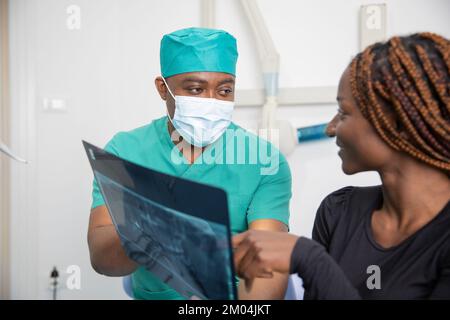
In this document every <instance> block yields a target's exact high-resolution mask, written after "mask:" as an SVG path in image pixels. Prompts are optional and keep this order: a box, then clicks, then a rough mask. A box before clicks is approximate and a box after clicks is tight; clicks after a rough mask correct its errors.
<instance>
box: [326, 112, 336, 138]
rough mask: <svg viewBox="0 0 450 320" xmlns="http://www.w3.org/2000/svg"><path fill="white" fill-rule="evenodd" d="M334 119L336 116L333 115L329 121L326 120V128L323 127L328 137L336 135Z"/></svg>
mask: <svg viewBox="0 0 450 320" xmlns="http://www.w3.org/2000/svg"><path fill="white" fill-rule="evenodd" d="M336 119H337V116H334V118H333V119H331V121H330V122H328V125H327V128H326V129H325V134H326V135H327V136H329V137H330V138H333V137H335V136H336Z"/></svg>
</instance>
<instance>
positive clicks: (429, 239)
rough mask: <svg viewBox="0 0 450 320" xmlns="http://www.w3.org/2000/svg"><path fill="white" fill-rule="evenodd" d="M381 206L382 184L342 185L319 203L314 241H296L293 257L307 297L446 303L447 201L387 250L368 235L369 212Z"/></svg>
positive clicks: (449, 260) (449, 259)
mask: <svg viewBox="0 0 450 320" xmlns="http://www.w3.org/2000/svg"><path fill="white" fill-rule="evenodd" d="M382 202H383V196H382V191H381V186H376V187H346V188H343V189H340V190H338V191H335V192H333V193H332V194H330V195H329V196H327V197H326V198H325V199H324V200H323V201H322V204H321V205H320V207H319V210H318V211H317V215H316V220H315V222H314V229H313V239H314V240H315V241H314V240H310V239H307V238H304V237H300V238H299V240H298V241H297V243H296V245H295V248H294V251H293V253H292V258H291V273H298V274H299V276H300V277H301V278H302V279H303V285H304V287H305V299H450V201H449V202H448V203H447V205H446V206H445V207H444V209H442V211H441V212H440V213H439V214H438V215H437V216H436V217H435V218H434V219H433V220H431V221H430V222H429V223H428V224H426V225H425V226H423V227H422V228H421V229H419V230H418V231H417V232H415V233H414V234H413V235H411V236H410V237H409V238H407V239H406V240H404V241H403V242H401V243H400V244H399V245H396V246H394V247H390V248H383V247H381V246H380V245H378V244H377V243H376V242H375V240H374V238H373V235H372V229H371V217H372V213H373V212H374V211H375V210H377V209H379V208H381V205H382ZM378 267H379V269H378V270H377V268H378ZM377 277H378V279H379V280H380V281H379V282H378V283H377ZM378 284H379V286H378Z"/></svg>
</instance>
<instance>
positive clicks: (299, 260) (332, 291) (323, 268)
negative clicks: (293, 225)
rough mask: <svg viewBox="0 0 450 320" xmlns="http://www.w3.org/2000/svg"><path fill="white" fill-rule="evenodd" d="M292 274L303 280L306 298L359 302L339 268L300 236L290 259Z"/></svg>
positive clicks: (332, 260)
mask: <svg viewBox="0 0 450 320" xmlns="http://www.w3.org/2000/svg"><path fill="white" fill-rule="evenodd" d="M290 271H291V273H297V274H298V275H299V277H301V278H302V280H303V287H304V288H305V293H308V294H307V295H305V299H311V300H316V299H317V300H332V299H353V300H357V299H361V297H360V295H359V293H358V290H356V288H354V287H353V286H352V284H351V283H350V281H349V280H348V279H347V277H346V276H345V274H344V272H343V271H342V269H341V268H340V267H339V266H338V265H337V263H336V262H335V261H334V259H333V258H332V257H331V256H330V255H329V254H328V253H327V252H326V250H325V248H324V247H323V246H322V245H320V244H319V243H317V242H315V241H314V240H311V239H307V238H304V237H300V238H299V239H298V240H297V243H296V244H295V247H294V250H293V251H292V256H291V266H290Z"/></svg>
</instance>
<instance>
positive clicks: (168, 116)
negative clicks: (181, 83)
mask: <svg viewBox="0 0 450 320" xmlns="http://www.w3.org/2000/svg"><path fill="white" fill-rule="evenodd" d="M161 78H162V79H163V81H164V84H165V85H166V88H167V90H168V91H169V93H170V95H171V96H172V97H173V99H174V100H175V96H174V95H173V94H172V91H170V88H169V85H168V84H167V82H166V79H164V77H163V76H161ZM166 113H167V118H169V121H170V122H172V125H173V126H174V124H173V121H172V118H170V114H169V110H167V108H166ZM174 127H175V126H174Z"/></svg>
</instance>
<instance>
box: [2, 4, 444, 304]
mask: <svg viewBox="0 0 450 320" xmlns="http://www.w3.org/2000/svg"><path fill="white" fill-rule="evenodd" d="M11 2H12V5H11V13H12V17H13V18H15V19H17V20H20V19H21V14H22V13H23V10H24V9H23V8H24V7H25V6H27V5H28V3H33V13H34V15H35V19H33V20H30V21H29V22H27V21H25V22H24V21H22V23H23V24H27V23H28V25H27V27H28V28H31V29H33V30H34V35H33V37H35V38H34V39H33V41H32V43H33V44H34V45H33V51H32V52H33V53H34V54H32V57H31V58H28V59H32V60H33V61H32V64H33V66H34V67H33V68H31V69H32V72H29V73H27V72H22V73H20V74H21V75H22V76H20V75H18V76H16V77H13V79H12V85H13V86H16V87H17V86H18V84H19V83H21V81H22V82H23V81H24V79H23V78H24V77H25V75H27V74H31V75H32V79H31V80H32V81H33V90H30V91H29V95H30V96H31V97H30V100H31V108H32V111H33V113H32V115H33V116H32V117H31V119H29V121H31V122H30V123H29V122H27V123H29V125H30V126H31V127H32V129H33V132H34V136H33V137H30V136H29V135H23V134H20V132H18V130H25V129H24V125H23V123H22V124H21V122H23V118H24V115H23V114H22V115H21V114H20V112H23V109H21V108H23V107H22V106H21V103H20V99H18V98H17V97H15V98H14V97H12V110H13V118H12V122H13V123H12V124H13V128H14V129H13V132H12V138H13V139H12V141H13V147H14V144H15V145H22V146H25V149H26V150H23V151H24V152H25V153H27V155H28V156H30V157H32V158H33V159H35V161H34V167H32V169H27V172H26V174H28V175H32V176H33V175H35V177H36V179H34V180H33V179H31V180H30V181H31V183H30V185H29V186H28V188H30V189H31V191H30V190H28V189H27V190H28V191H27V192H25V191H24V188H25V187H24V185H23V184H17V183H16V184H13V190H12V192H13V194H15V195H16V196H13V198H12V207H13V212H12V214H13V215H14V214H15V212H14V210H19V209H15V208H20V202H21V201H24V199H34V202H33V208H32V209H33V210H32V212H30V213H29V214H30V216H31V215H32V218H33V219H34V220H33V221H36V226H35V227H36V228H35V230H31V231H32V232H30V233H31V237H32V238H31V239H22V237H18V236H17V234H19V233H20V232H22V233H20V234H23V231H20V226H19V225H18V222H17V220H16V221H15V222H13V224H12V232H13V233H16V235H15V236H14V235H13V239H14V241H13V244H12V250H13V251H14V249H15V248H18V247H20V246H25V243H26V242H29V241H33V243H34V244H35V245H34V247H30V246H29V244H28V245H27V246H25V247H26V248H30V249H29V251H31V250H35V253H34V256H35V257H36V258H35V259H34V261H35V266H36V267H35V268H34V269H35V271H34V273H33V274H31V275H30V274H28V275H27V277H28V278H32V279H29V283H30V284H32V283H33V281H34V282H35V284H34V285H35V287H36V290H35V291H30V292H31V293H30V295H31V296H33V295H34V297H35V298H39V299H48V298H50V297H51V292H50V290H49V278H48V276H49V273H50V270H51V268H52V267H53V266H54V265H56V266H58V268H59V269H60V271H61V276H62V277H61V281H62V285H61V290H60V292H59V294H60V298H62V299H95V298H101V299H116V298H118V299H121V298H126V296H125V294H124V293H123V291H122V288H121V280H120V278H107V277H103V276H100V275H98V274H96V273H95V272H94V271H93V270H92V268H91V267H90V262H89V252H88V249H87V242H86V237H87V224H88V217H89V209H90V202H91V197H90V193H91V182H92V173H91V171H90V168H89V164H88V161H87V159H86V156H85V154H84V150H83V149H82V145H81V139H85V140H87V141H89V142H92V143H94V144H97V145H100V146H102V145H104V144H105V143H106V142H107V141H108V140H109V139H110V138H111V137H112V136H113V134H114V133H116V132H118V131H121V130H130V129H132V128H135V127H138V126H141V125H144V124H146V123H148V122H149V121H151V119H154V118H157V117H160V116H162V115H164V113H165V109H164V104H163V102H162V101H161V100H160V98H159V96H158V95H157V93H156V90H155V89H154V83H153V81H154V77H155V76H156V75H158V74H159V41H160V39H161V36H162V34H164V33H167V32H171V31H173V30H176V29H178V28H182V27H186V26H198V25H199V21H200V17H199V13H200V9H199V5H200V1H197V0H185V1H177V0H165V1H153V0H133V1H125V0H96V1H88V0H72V1H68V0H39V1H35V0H30V1H28V2H27V1H26V0H14V1H11ZM380 2H387V12H388V21H387V30H388V35H393V34H406V33H410V32H415V31H420V30H427V31H435V32H438V33H441V34H443V35H445V36H447V37H450V29H449V25H448V12H450V2H449V1H446V0H431V1H430V0H394V1H361V0H346V1H335V0H327V1H324V0H321V1H317V0H315V1H312V0H310V1H306V0H305V1H297V0H295V1H294V0H292V1H288V0H279V1H276V2H274V1H271V0H260V1H258V3H259V5H260V8H261V11H262V13H263V15H264V17H265V19H266V22H267V25H268V28H269V31H270V32H271V34H272V37H273V40H274V42H275V45H276V47H277V49H278V51H279V53H280V55H281V72H280V86H282V87H297V86H322V85H323V86H326V85H337V82H338V80H339V77H340V74H341V73H342V71H343V70H344V68H345V67H346V65H347V64H348V62H349V61H350V58H351V57H352V55H354V54H355V53H356V52H357V50H358V30H357V28H358V10H359V6H360V5H361V4H366V3H380ZM74 4H75V5H77V6H79V7H80V8H81V29H79V30H68V29H67V27H66V19H67V16H68V15H67V13H66V9H67V7H68V6H70V5H74ZM22 18H23V17H22ZM216 19H217V27H220V28H224V29H226V30H228V31H229V32H230V33H232V34H233V35H235V36H236V38H237V39H238V46H239V54H240V57H239V61H238V68H237V72H238V78H237V80H238V82H237V89H254V88H262V87H263V84H262V81H261V78H260V69H259V65H258V63H257V58H256V57H257V52H256V50H255V47H254V42H253V38H252V35H251V30H250V27H249V25H248V24H247V23H246V21H245V16H244V15H243V13H242V12H241V10H240V4H239V2H238V1H236V0H218V1H217V8H216ZM12 23H13V24H14V23H18V22H17V21H15V22H14V21H13V22H12ZM12 36H14V31H13V34H12ZM13 41H19V42H20V41H30V39H23V38H20V39H13ZM14 48H17V49H16V50H18V49H19V48H20V43H19V44H18V45H17V46H15V47H14ZM12 50H14V49H12ZM12 57H13V59H12V67H16V68H17V67H18V65H19V64H21V63H23V59H26V58H24V57H22V56H21V55H19V52H12ZM21 77H22V78H21ZM13 93H14V92H13ZM18 94H19V93H17V95H18ZM45 98H47V99H52V98H54V99H63V100H65V102H66V111H64V112H49V111H46V110H44V108H43V100H44V99H45ZM335 110H336V105H323V106H302V107H280V109H279V111H278V116H279V118H280V119H289V120H290V121H292V124H293V125H295V126H303V125H309V124H316V123H322V122H325V121H327V120H329V119H330V118H331V117H332V116H333V114H334V112H335ZM259 115H260V110H259V109H258V108H245V109H238V110H236V112H235V115H234V119H235V121H236V122H238V123H240V124H242V125H244V126H250V125H253V123H252V122H251V121H249V120H248V119H256V118H258V117H259ZM16 125H17V126H16ZM26 130H28V131H29V130H30V129H29V128H28V129H26ZM23 140H26V143H24V141H23ZM288 161H289V163H290V167H291V171H292V177H293V193H294V195H293V199H292V204H291V231H292V232H294V233H297V234H302V235H307V236H309V235H310V233H311V227H312V224H313V220H314V215H315V210H316V209H317V207H318V205H319V204H320V201H321V200H322V199H323V198H324V197H325V196H326V195H327V194H328V193H330V192H332V191H333V190H336V189H338V188H340V187H343V186H346V185H371V184H377V183H379V179H378V177H377V176H376V175H375V174H374V173H363V174H358V175H354V176H345V175H344V174H343V173H342V172H341V170H340V160H339V158H338V156H337V148H336V146H335V145H334V141H332V140H324V141H319V142H313V143H306V144H302V145H301V146H299V147H297V148H296V150H295V151H294V152H293V153H292V154H291V155H290V156H289V157H288ZM20 170H21V169H20V168H16V169H14V171H13V178H14V175H20V174H22V175H23V174H24V173H23V172H21V171H20ZM18 195H22V196H18ZM22 211H23V212H24V211H27V210H25V209H23V210H22ZM22 251H23V250H22ZM25 253H26V250H25ZM22 255H23V253H22ZM34 256H33V255H31V257H34ZM21 259H22V260H21ZM23 259H24V258H23V257H22V258H21V256H16V258H15V259H13V261H12V266H11V267H12V269H14V268H15V267H17V266H18V265H19V264H20V261H23ZM29 259H31V258H29ZM32 261H33V259H32ZM71 265H78V266H79V267H80V270H81V290H69V289H67V288H66V287H65V285H64V282H65V280H66V279H67V276H68V274H66V273H65V269H66V268H67V267H69V266H71ZM24 272H26V270H25V271H24ZM21 276H23V275H21V274H20V273H16V274H15V275H14V277H13V279H12V283H11V285H12V287H14V288H15V289H14V290H13V297H15V298H21V297H23V293H22V292H24V291H21V290H20V288H19V287H21V286H24V285H26V284H25V283H24V282H23V281H22V282H21V281H19V279H20V277H21ZM29 297H30V296H29Z"/></svg>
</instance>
